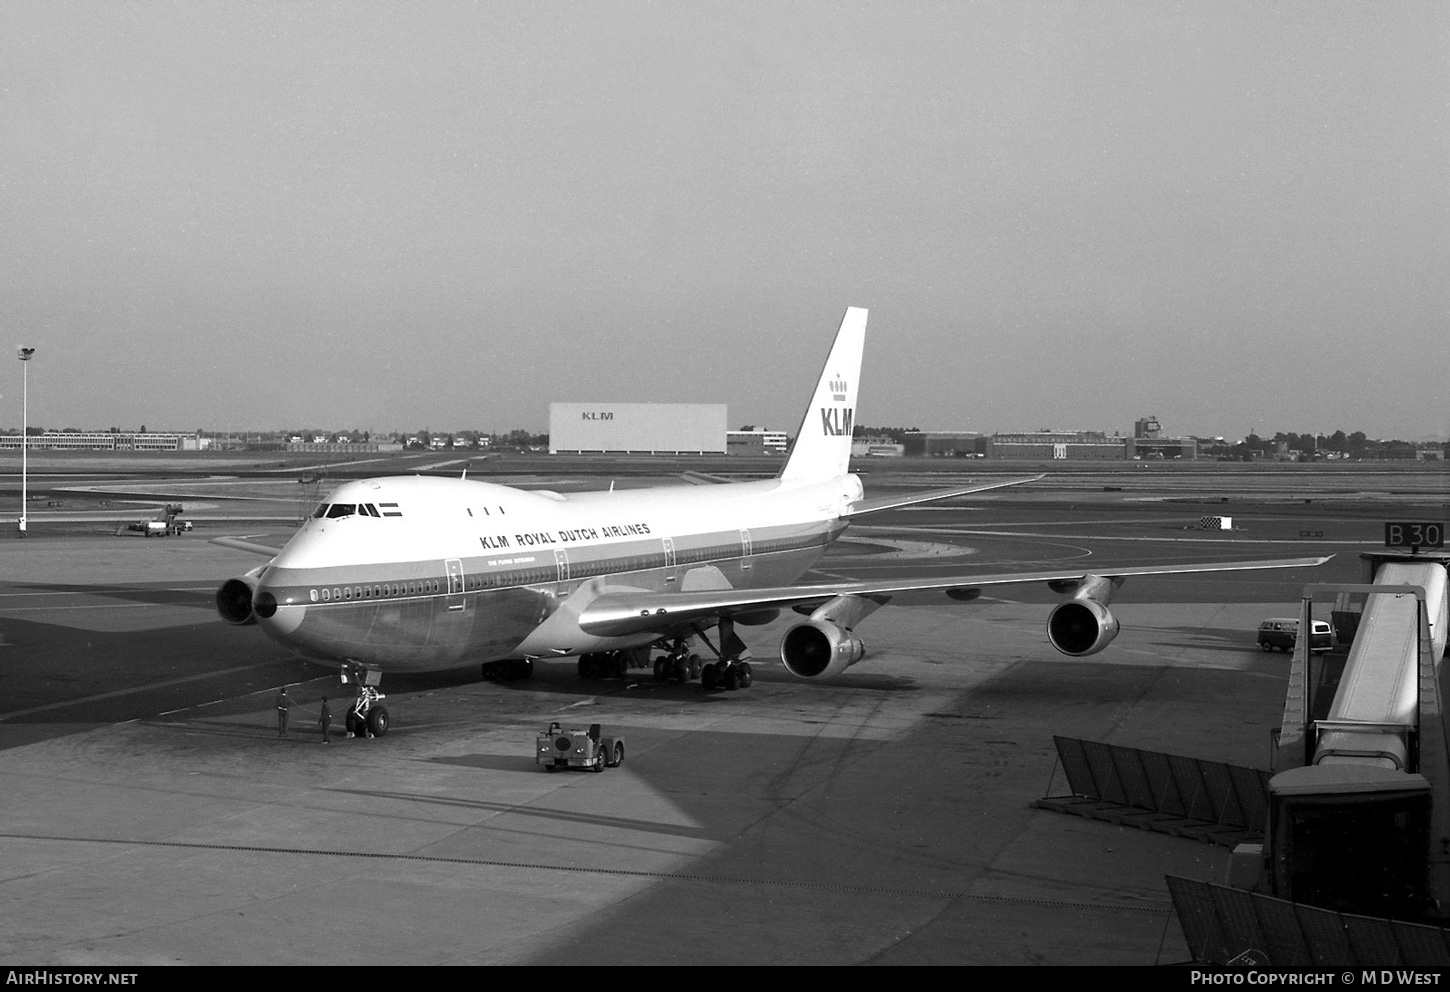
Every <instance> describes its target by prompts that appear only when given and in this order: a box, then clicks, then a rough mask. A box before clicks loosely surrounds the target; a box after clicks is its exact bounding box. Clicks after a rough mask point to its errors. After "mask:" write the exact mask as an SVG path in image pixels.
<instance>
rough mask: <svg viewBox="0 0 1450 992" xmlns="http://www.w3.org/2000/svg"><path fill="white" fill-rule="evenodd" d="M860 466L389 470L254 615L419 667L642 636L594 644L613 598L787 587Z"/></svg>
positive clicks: (848, 498) (315, 644)
mask: <svg viewBox="0 0 1450 992" xmlns="http://www.w3.org/2000/svg"><path fill="white" fill-rule="evenodd" d="M860 498H861V483H860V480H859V479H857V478H856V477H855V476H851V475H841V476H838V477H836V478H833V479H830V480H828V481H825V482H805V481H795V480H786V479H779V478H777V479H770V480H766V481H762V482H747V483H730V484H724V485H715V486H688V485H682V486H670V487H665V488H657V489H641V490H617V491H610V492H590V493H574V494H569V495H567V496H565V495H560V494H557V493H548V492H530V491H525V490H519V489H512V488H509V487H507V486H500V485H495V484H492V483H487V482H475V481H469V480H464V479H438V478H424V477H418V476H400V477H389V478H380V479H367V480H362V481H359V482H349V483H346V484H344V485H342V486H339V487H338V488H337V489H336V490H334V491H333V492H332V493H331V494H329V495H328V497H327V500H326V502H324V503H323V504H322V505H321V506H320V507H319V508H318V511H317V512H316V513H314V515H313V516H312V517H311V518H310V519H308V520H307V521H306V522H305V523H304V524H303V526H302V528H301V530H300V531H299V532H298V533H297V534H296V536H294V537H293V538H292V539H291V540H290V541H289V542H288V543H287V545H286V547H284V548H283V549H282V551H281V552H280V553H279V554H278V555H277V557H276V558H274V559H273V560H272V562H271V563H270V564H269V565H268V566H266V567H265V568H263V569H261V570H260V572H259V573H258V574H257V575H256V579H255V588H254V602H255V603H256V606H257V609H256V618H257V622H258V623H259V624H260V625H261V626H262V628H263V630H265V631H266V632H267V634H268V635H269V636H271V637H273V638H275V639H277V640H278V641H280V642H282V643H284V644H286V645H288V646H290V647H292V648H294V649H295V650H297V651H298V652H299V653H301V654H303V655H305V656H307V657H310V658H314V659H318V660H327V661H350V662H357V663H362V664H365V665H368V666H371V667H375V668H378V669H380V670H383V671H430V670H436V669H445V668H452V667H457V666H461V665H472V664H476V663H480V662H487V661H496V660H502V659H507V658H524V657H546V656H551V655H576V654H583V653H586V652H595V651H607V650H614V649H618V648H623V647H630V646H635V645H640V644H646V643H650V642H651V641H654V640H657V639H658V638H659V637H660V636H661V635H660V634H659V633H657V632H656V633H649V634H640V635H634V636H632V637H600V636H595V635H589V634H586V633H584V632H583V631H582V630H580V628H579V625H578V623H577V619H578V615H579V611H580V609H582V608H583V606H584V605H586V604H587V603H588V602H589V601H590V600H593V599H594V598H595V597H597V596H598V595H600V594H602V593H604V592H608V591H621V590H637V591H656V592H676V591H686V592H688V591H695V590H712V589H727V588H733V589H749V588H756V587H766V586H779V585H784V584H788V583H791V582H793V581H794V580H796V579H797V578H799V577H800V576H801V575H802V574H803V573H804V572H806V571H807V570H808V569H809V568H811V566H812V565H814V564H815V562H816V561H817V560H818V559H819V558H820V556H821V554H822V553H823V552H824V551H825V549H826V547H827V546H828V545H829V544H830V543H831V542H832V541H833V540H835V539H836V538H837V537H838V536H839V535H840V534H841V532H842V531H843V530H844V529H845V526H846V524H845V522H844V521H843V520H842V519H841V517H842V514H843V512H844V511H845V510H846V508H847V506H848V504H849V503H851V502H852V501H853V500H858V499H860Z"/></svg>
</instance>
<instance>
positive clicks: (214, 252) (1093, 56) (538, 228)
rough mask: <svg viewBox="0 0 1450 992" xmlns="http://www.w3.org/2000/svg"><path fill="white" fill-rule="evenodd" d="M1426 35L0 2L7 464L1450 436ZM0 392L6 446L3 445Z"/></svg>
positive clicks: (919, 14)
mask: <svg viewBox="0 0 1450 992" xmlns="http://www.w3.org/2000/svg"><path fill="white" fill-rule="evenodd" d="M1447 98H1450V4H1445V3H1442V2H1436V0H1424V2H1416V0H1394V2H1379V0H1337V2H1333V3H1322V2H1317V0H1315V2H1282V3H1273V2H1260V0H1246V2H1237V0H1202V2H1171V0H1168V2H1164V0H1145V2H1125V0H1095V2H1093V3H1083V4H1073V3H1043V2H1031V0H1027V2H1023V0H1003V2H995V0H984V2H976V3H972V2H965V0H951V2H944V3H931V2H909V3H908V2H901V0H879V2H873V3H867V2H861V3H854V2H839V3H836V2H816V0H796V2H792V3H788V4H783V3H771V2H765V0H728V2H715V0H676V2H657V3H651V2H643V0H619V2H600V0H590V2H576V0H552V2H549V3H525V2H522V0H504V2H487V0H485V2H444V0H422V2H415V3H402V2H398V0H393V2H368V0H357V2H347V3H302V2H295V0H294V2H275V3H273V2H253V0H218V2H161V0H130V2H126V0H117V2H108V3H101V2H95V0H84V2H66V0H5V2H4V3H3V4H0V230H3V231H4V242H5V250H4V251H0V320H3V322H4V324H5V325H6V327H7V329H8V331H9V333H10V336H11V337H12V338H13V342H12V343H13V345H16V346H18V345H26V346H31V347H35V348H36V349H37V351H36V355H35V358H34V359H33V360H32V361H31V362H30V363H28V371H27V372H26V375H27V376H28V392H29V417H30V422H31V424H33V425H40V426H44V427H48V428H52V429H58V428H63V427H78V428H82V429H87V428H106V427H110V426H118V427H121V428H123V429H127V428H135V427H138V426H140V425H143V424H144V425H146V426H148V427H149V428H150V429H152V430H193V429H203V430H207V431H214V430H221V431H225V430H242V429H273V428H284V427H293V426H296V427H302V426H309V427H315V428H322V429H333V430H341V429H344V428H357V429H368V430H373V431H375V432H377V431H381V432H388V431H395V430H417V429H420V428H428V429H431V430H433V431H452V430H463V429H474V430H488V431H506V430H509V429H512V428H520V427H521V428H524V429H527V430H531V431H543V430H546V429H547V423H548V404H549V403H550V402H576V401H579V402H584V401H589V402H592V401H614V402H651V401H653V402H677V403H679V402H700V403H726V404H728V405H729V411H730V412H729V416H730V420H731V421H732V423H731V427H738V426H741V425H744V424H753V425H755V426H757V427H770V428H773V429H782V430H787V431H791V432H794V430H795V429H796V427H797V426H798V425H799V423H800V418H801V416H802V412H803V410H804V406H805V403H806V401H807V400H808V399H809V394H810V392H811V388H812V386H813V384H814V381H815V379H816V377H817V375H818V373H819V371H820V366H821V363H822V362H823V361H824V357H825V354H826V351H827V350H828V348H829V346H830V342H831V337H832V335H833V333H834V331H835V328H836V325H837V324H838V323H839V321H840V319H841V316H842V313H843V312H844V309H845V308H846V307H848V306H862V307H868V308H870V311H871V314H870V329H869V332H868V340H867V348H866V358H865V368H864V370H863V373H862V382H861V387H860V389H861V396H860V400H859V406H858V410H857V414H856V422H857V423H859V424H866V425H871V426H903V427H913V426H914V427H920V428H922V429H924V430H966V431H983V432H993V431H1016V430H1036V429H1042V428H1052V429H1056V430H1103V431H1107V432H1109V433H1112V432H1114V431H1122V432H1124V433H1131V431H1132V426H1133V421H1134V420H1135V419H1137V418H1139V417H1142V416H1146V415H1148V414H1155V415H1157V416H1158V417H1159V419H1160V420H1161V421H1162V423H1163V427H1164V430H1165V431H1166V432H1167V433H1169V434H1197V435H1204V436H1219V435H1222V436H1225V437H1229V438H1238V437H1242V436H1244V435H1246V434H1248V433H1249V432H1250V431H1258V432H1260V433H1268V434H1272V433H1273V432H1275V431H1286V432H1288V431H1292V432H1296V433H1331V432H1333V431H1334V430H1336V429H1343V430H1345V431H1355V430H1362V431H1364V432H1365V433H1367V434H1368V435H1370V436H1371V437H1384V438H1390V437H1398V438H1404V439H1411V438H1426V437H1437V436H1438V437H1443V436H1447V435H1450V399H1447V392H1446V390H1445V387H1444V378H1445V373H1446V370H1447V368H1450V363H1447V361H1446V355H1447V341H1450V333H1447V315H1450V279H1447V273H1450V237H1447V235H1450V99H1447ZM19 365H20V363H19V362H16V363H15V364H13V365H10V367H9V369H10V370H9V372H7V373H0V425H13V426H15V427H18V426H19V424H20V420H21V392H22V389H21V386H22V369H21V368H20V367H19Z"/></svg>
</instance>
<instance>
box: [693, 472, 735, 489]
mask: <svg viewBox="0 0 1450 992" xmlns="http://www.w3.org/2000/svg"><path fill="white" fill-rule="evenodd" d="M680 478H681V479H684V480H685V481H686V482H688V483H689V484H690V485H692V486H720V485H724V484H726V483H730V482H735V481H736V480H735V479H727V478H725V476H723V475H710V474H709V473H708V472H681V473H680Z"/></svg>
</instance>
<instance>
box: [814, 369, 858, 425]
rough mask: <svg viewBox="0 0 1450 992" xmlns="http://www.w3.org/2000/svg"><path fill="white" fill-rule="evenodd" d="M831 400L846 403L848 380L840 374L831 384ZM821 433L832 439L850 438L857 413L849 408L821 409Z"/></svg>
mask: <svg viewBox="0 0 1450 992" xmlns="http://www.w3.org/2000/svg"><path fill="white" fill-rule="evenodd" d="M829 387H830V390H831V399H833V400H835V401H836V402H837V403H844V402H846V391H847V387H846V380H845V379H844V378H842V376H841V374H840V373H839V372H837V373H836V375H835V377H834V378H832V379H831V381H830V383H829ZM820 410H821V433H822V434H828V435H830V436H832V437H849V436H850V435H851V429H852V427H853V424H852V417H853V414H854V413H855V411H854V410H852V409H851V408H850V407H849V406H848V407H824V406H823V407H821V408H820Z"/></svg>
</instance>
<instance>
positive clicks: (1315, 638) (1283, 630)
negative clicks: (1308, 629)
mask: <svg viewBox="0 0 1450 992" xmlns="http://www.w3.org/2000/svg"><path fill="white" fill-rule="evenodd" d="M1311 623H1312V624H1313V626H1314V630H1313V632H1312V633H1311V634H1310V640H1309V650H1311V651H1328V650H1329V649H1330V648H1332V647H1334V630H1333V629H1332V628H1331V627H1330V626H1329V621H1327V620H1313V621H1311ZM1298 637H1299V618H1298V617H1270V618H1269V619H1267V620H1265V621H1264V622H1263V623H1261V624H1259V647H1260V648H1262V649H1263V650H1265V651H1272V650H1274V649H1275V648H1278V649H1279V650H1280V651H1283V652H1285V653H1288V652H1290V651H1293V650H1294V641H1295V640H1297V639H1298Z"/></svg>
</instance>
